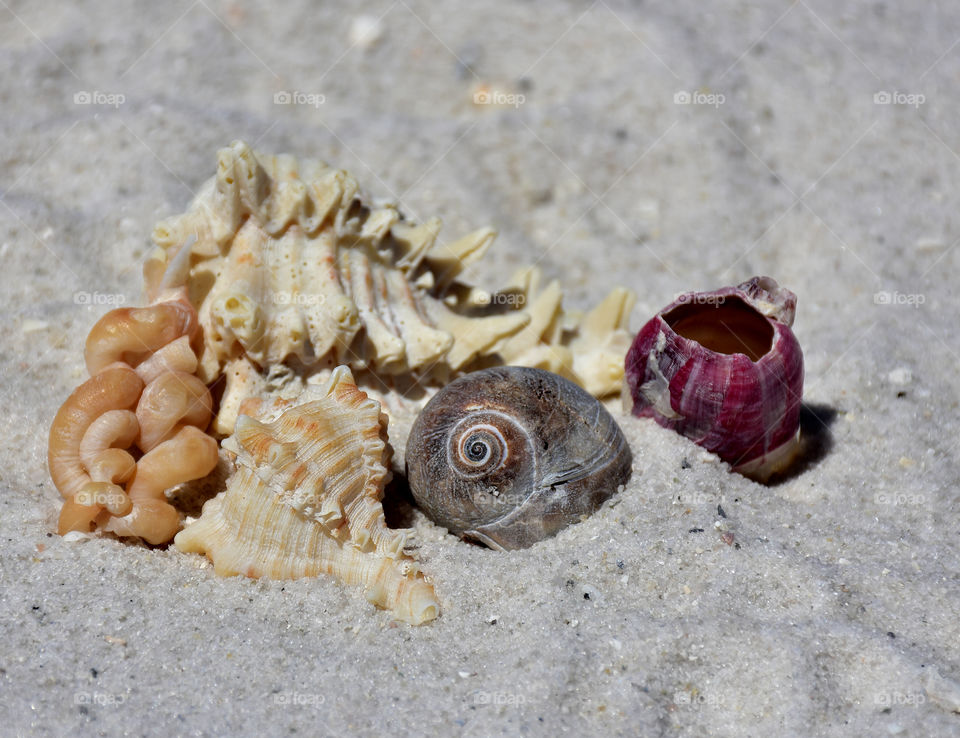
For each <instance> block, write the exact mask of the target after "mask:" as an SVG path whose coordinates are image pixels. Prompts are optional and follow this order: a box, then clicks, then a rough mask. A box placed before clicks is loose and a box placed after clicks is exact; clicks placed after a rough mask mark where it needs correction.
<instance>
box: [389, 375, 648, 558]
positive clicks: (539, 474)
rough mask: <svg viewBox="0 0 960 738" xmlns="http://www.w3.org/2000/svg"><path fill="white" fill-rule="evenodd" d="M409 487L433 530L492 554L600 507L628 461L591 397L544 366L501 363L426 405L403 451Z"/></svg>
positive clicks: (619, 437)
mask: <svg viewBox="0 0 960 738" xmlns="http://www.w3.org/2000/svg"><path fill="white" fill-rule="evenodd" d="M406 463H407V477H408V480H409V482H410V490H411V492H412V494H413V496H414V498H415V499H416V501H417V503H418V504H419V505H420V507H421V508H422V509H423V510H424V511H426V513H427V515H429V516H430V518H431V519H432V520H433V521H434V522H436V523H437V524H439V525H442V526H444V527H446V528H448V529H449V530H450V531H451V532H453V533H456V534H458V535H460V536H462V537H464V538H469V539H473V540H476V541H479V542H482V543H485V544H486V545H488V546H490V547H491V548H497V549H516V548H526V547H528V546H530V545H532V544H533V543H536V542H537V541H539V540H541V539H543V538H546V537H549V536H551V535H553V534H555V533H556V532H557V531H559V530H560V529H561V528H564V527H565V526H567V525H569V524H570V523H573V522H576V521H578V520H580V519H581V518H582V517H584V516H585V515H589V514H590V513H591V512H593V511H594V510H596V509H597V508H598V507H599V506H600V505H602V504H603V502H604V501H605V500H606V499H607V498H609V497H610V496H611V495H612V494H613V493H614V492H616V491H617V488H618V486H619V485H621V484H624V483H625V482H626V481H627V479H628V478H629V476H630V469H631V464H632V455H631V453H630V448H629V446H628V445H627V442H626V439H625V438H624V436H623V433H622V432H621V431H620V428H619V427H618V426H617V424H616V422H615V421H614V419H613V418H612V417H611V416H610V414H609V413H608V412H607V411H606V410H605V409H604V407H603V405H601V404H600V403H599V402H598V401H597V400H596V399H595V398H593V397H592V396H591V395H590V394H588V393H587V392H585V391H584V390H583V389H581V388H580V387H578V386H577V385H575V384H574V383H573V382H570V381H569V380H566V379H564V378H563V377H560V376H558V375H556V374H552V373H550V372H547V371H543V370H541V369H530V368H525V367H498V368H493V369H485V370H482V371H478V372H473V373H472V374H468V375H466V376H464V377H461V378H459V379H457V380H455V381H454V382H451V383H450V384H448V385H447V386H446V387H444V388H443V389H441V390H440V391H439V392H438V393H437V394H436V395H434V397H433V398H432V399H431V400H430V402H429V403H427V406H426V407H425V408H424V410H423V412H422V413H421V414H420V416H419V417H418V418H417V420H416V422H415V423H414V425H413V429H412V430H411V432H410V438H409V440H408V442H407V451H406Z"/></svg>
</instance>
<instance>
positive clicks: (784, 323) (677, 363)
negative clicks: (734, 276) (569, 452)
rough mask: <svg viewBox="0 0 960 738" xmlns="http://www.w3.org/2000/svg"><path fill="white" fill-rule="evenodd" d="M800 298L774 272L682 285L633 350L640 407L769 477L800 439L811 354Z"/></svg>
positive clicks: (630, 363) (630, 370)
mask: <svg viewBox="0 0 960 738" xmlns="http://www.w3.org/2000/svg"><path fill="white" fill-rule="evenodd" d="M796 304H797V298H796V295H794V294H793V293H792V292H790V291H789V290H786V289H783V288H782V287H780V286H779V285H778V284H777V283H776V282H775V281H774V280H773V279H771V278H770V277H754V278H753V279H750V280H748V281H746V282H744V283H743V284H740V285H737V286H736V287H724V288H722V289H719V290H715V291H713V292H691V293H688V294H685V295H682V296H681V297H679V298H678V299H677V300H675V301H674V302H673V303H671V304H670V305H668V306H667V307H666V308H664V309H663V310H661V311H660V312H659V313H658V314H657V315H656V317H654V318H653V319H652V320H651V321H650V322H648V323H647V324H646V325H645V326H644V327H643V329H642V330H641V331H640V333H639V334H637V337H636V338H635V339H634V342H633V345H632V346H631V348H630V351H629V353H628V354H627V360H626V378H627V388H628V389H629V391H630V395H631V397H632V400H633V414H634V415H637V416H639V417H648V418H653V419H654V420H656V421H657V423H659V424H660V425H662V426H663V427H665V428H671V429H673V430H675V431H677V432H678V433H681V434H683V435H685V436H686V437H687V438H690V439H691V440H693V441H695V442H696V443H698V444H699V445H701V446H703V447H704V448H706V449H707V450H709V451H712V452H714V453H716V454H717V455H718V456H719V457H720V458H721V459H723V460H724V461H727V462H728V463H729V464H730V465H731V466H732V467H733V470H734V471H737V472H740V473H741V474H744V475H745V476H748V477H752V478H754V479H758V480H760V481H765V480H766V479H768V478H769V477H770V476H771V475H772V474H774V473H775V472H778V471H782V470H783V469H785V468H786V466H788V465H789V463H790V462H791V461H792V460H793V458H794V456H795V454H796V451H797V449H798V446H799V435H800V400H801V396H802V394H803V354H802V352H801V350H800V344H799V342H798V341H797V338H796V336H794V334H793V331H791V330H790V326H791V324H792V323H793V316H794V312H795V310H796Z"/></svg>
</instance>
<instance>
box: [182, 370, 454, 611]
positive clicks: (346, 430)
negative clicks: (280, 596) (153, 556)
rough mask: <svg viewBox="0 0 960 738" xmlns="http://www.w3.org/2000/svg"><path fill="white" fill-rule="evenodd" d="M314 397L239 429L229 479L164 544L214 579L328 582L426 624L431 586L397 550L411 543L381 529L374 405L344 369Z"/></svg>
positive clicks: (380, 463)
mask: <svg viewBox="0 0 960 738" xmlns="http://www.w3.org/2000/svg"><path fill="white" fill-rule="evenodd" d="M315 396H317V397H319V398H320V399H316V400H312V401H310V402H308V403H305V404H302V405H294V406H292V407H289V408H287V409H284V410H282V412H281V413H280V415H279V417H277V419H276V420H274V421H272V422H261V421H258V420H255V419H254V418H251V417H249V416H247V415H241V416H240V417H239V418H238V419H237V426H236V430H235V431H234V433H233V435H232V436H230V437H229V438H227V439H226V440H224V442H223V447H224V449H226V450H228V451H231V452H232V453H234V454H236V467H237V470H236V472H235V473H234V474H233V475H232V476H231V477H230V478H229V479H228V480H227V488H226V490H225V491H223V492H221V493H220V494H219V495H217V497H215V498H214V499H212V500H210V501H208V502H207V503H206V504H205V505H204V507H203V514H202V515H201V517H200V518H199V519H198V520H197V521H195V522H194V523H191V524H190V525H188V526H187V527H186V528H185V529H184V530H183V531H181V532H180V533H179V534H177V537H176V539H175V540H174V545H176V547H177V549H179V550H180V551H182V552H184V553H191V552H192V553H205V554H206V555H207V556H208V557H209V558H210V559H211V561H213V563H214V567H215V571H216V573H217V574H220V575H223V576H232V575H235V574H243V575H245V576H248V577H261V576H266V577H270V578H272V579H297V578H300V577H312V576H316V575H317V574H332V575H334V576H336V577H338V578H339V579H341V580H342V581H344V582H345V583H347V584H352V585H360V586H361V587H362V588H363V590H364V592H365V593H366V596H367V598H368V599H369V600H370V601H371V602H373V603H374V604H376V605H377V606H379V607H382V608H385V609H387V610H389V611H390V612H391V613H392V614H393V615H394V617H396V618H398V619H400V620H404V621H406V622H409V623H413V624H419V623H422V622H424V621H427V620H431V619H433V618H435V617H436V616H437V613H438V610H439V605H438V604H437V600H436V597H435V595H434V593H433V587H432V586H431V585H430V584H429V583H428V582H427V581H426V580H425V579H424V577H423V575H422V574H420V573H419V571H418V569H417V566H416V563H415V562H414V561H413V559H412V558H410V556H408V555H407V554H406V553H404V550H403V549H404V546H405V545H406V544H407V542H408V538H409V535H410V532H409V531H406V530H392V529H390V528H388V527H387V525H386V522H385V520H384V515H383V507H382V506H381V504H380V501H381V499H382V498H383V488H384V485H385V484H386V482H387V481H388V480H389V478H390V472H389V471H388V469H387V463H388V457H389V451H388V446H387V444H386V442H385V438H386V418H385V417H384V416H382V414H381V412H380V405H379V403H377V402H376V401H375V400H372V399H370V398H369V397H367V395H366V394H365V393H364V392H363V391H361V390H360V389H358V388H357V386H356V384H355V382H354V379H353V375H352V374H351V373H350V370H349V369H348V368H347V367H337V368H336V369H335V370H334V371H333V374H332V375H331V377H330V380H329V381H328V382H327V384H326V385H324V386H323V387H322V388H319V389H318V391H317V393H316V394H315ZM280 407H281V408H282V405H280ZM261 410H263V411H266V408H261Z"/></svg>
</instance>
